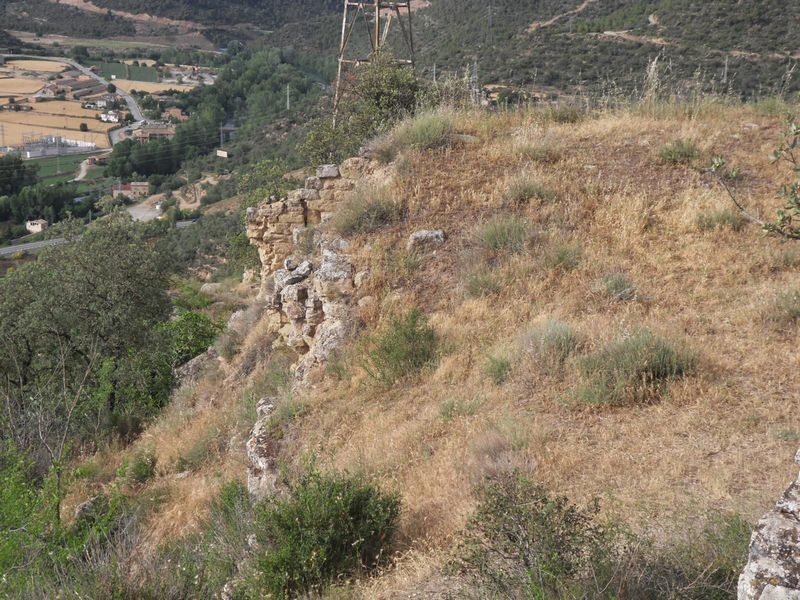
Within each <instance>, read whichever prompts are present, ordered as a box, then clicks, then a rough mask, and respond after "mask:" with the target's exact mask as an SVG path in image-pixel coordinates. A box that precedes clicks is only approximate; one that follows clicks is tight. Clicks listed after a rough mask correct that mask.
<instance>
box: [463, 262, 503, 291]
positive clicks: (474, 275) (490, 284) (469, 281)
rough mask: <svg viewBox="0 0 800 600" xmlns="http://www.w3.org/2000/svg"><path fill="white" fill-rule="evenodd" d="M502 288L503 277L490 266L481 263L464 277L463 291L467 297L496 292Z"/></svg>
mask: <svg viewBox="0 0 800 600" xmlns="http://www.w3.org/2000/svg"><path fill="white" fill-rule="evenodd" d="M502 289H503V279H502V278H501V277H500V275H498V274H497V273H495V272H494V271H493V270H492V269H491V268H489V267H487V266H485V265H481V266H479V267H478V268H477V269H475V270H474V271H472V272H471V273H469V274H468V275H467V276H466V278H465V279H464V292H465V293H466V294H467V296H468V297H469V298H480V297H482V296H491V295H493V294H497V293H499V292H500V290H502Z"/></svg>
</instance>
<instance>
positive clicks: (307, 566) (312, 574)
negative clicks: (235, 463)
mask: <svg viewBox="0 0 800 600" xmlns="http://www.w3.org/2000/svg"><path fill="white" fill-rule="evenodd" d="M399 515H400V498H399V496H398V495H397V494H387V493H384V492H382V491H381V490H380V489H378V488H377V487H375V486H374V485H371V484H369V483H367V482H366V481H365V480H364V479H363V477H357V476H352V475H349V474H347V473H343V474H339V473H330V474H323V473H320V472H319V471H317V470H314V469H312V470H311V471H309V472H308V473H306V474H305V475H304V476H303V477H302V478H301V479H300V481H299V482H297V483H296V484H295V485H293V486H292V487H291V490H290V492H289V496H288V497H287V498H285V499H279V500H275V501H274V502H273V503H271V504H262V505H260V506H258V507H257V509H256V523H257V532H258V533H257V535H258V536H259V537H260V538H261V540H260V541H262V543H263V544H264V545H266V547H267V548H268V550H267V551H266V552H265V553H263V554H260V555H259V556H258V557H257V558H256V560H255V569H256V571H257V581H258V586H259V588H260V592H261V593H262V594H266V595H268V596H266V597H270V598H297V597H299V596H301V595H304V594H309V593H312V592H319V591H320V589H321V588H322V587H323V586H324V585H325V584H327V583H329V582H331V581H333V580H335V579H336V578H337V577H339V576H343V575H349V574H352V573H354V572H356V571H360V570H362V569H365V570H370V569H373V568H374V567H375V566H377V565H378V564H380V563H381V562H382V561H384V560H385V559H386V556H385V551H386V548H387V547H388V545H389V544H390V543H391V541H392V537H393V535H394V533H395V531H396V529H397V520H398V517H399ZM259 597H264V595H261V596H259Z"/></svg>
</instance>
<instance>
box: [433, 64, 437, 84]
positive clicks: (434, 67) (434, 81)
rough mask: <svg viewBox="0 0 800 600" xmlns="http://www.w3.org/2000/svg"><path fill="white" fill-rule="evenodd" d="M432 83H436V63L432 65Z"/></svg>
mask: <svg viewBox="0 0 800 600" xmlns="http://www.w3.org/2000/svg"><path fill="white" fill-rule="evenodd" d="M433 83H436V63H433Z"/></svg>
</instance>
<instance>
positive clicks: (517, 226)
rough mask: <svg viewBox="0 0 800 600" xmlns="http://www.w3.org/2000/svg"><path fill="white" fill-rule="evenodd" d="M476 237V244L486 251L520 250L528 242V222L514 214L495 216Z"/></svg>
mask: <svg viewBox="0 0 800 600" xmlns="http://www.w3.org/2000/svg"><path fill="white" fill-rule="evenodd" d="M477 237H478V245H479V246H480V247H481V248H482V249H483V250H485V251H487V252H501V251H506V252H522V251H523V250H524V249H525V245H526V244H527V242H528V237H529V230H528V224H527V223H526V222H525V221H523V220H522V219H520V218H519V217H516V216H501V217H495V218H494V219H492V220H491V221H489V222H488V223H486V224H485V225H484V226H483V227H482V228H481V229H480V231H478V235H477Z"/></svg>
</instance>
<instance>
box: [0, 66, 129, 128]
mask: <svg viewBox="0 0 800 600" xmlns="http://www.w3.org/2000/svg"><path fill="white" fill-rule="evenodd" d="M2 56H3V58H10V59H17V58H32V59H34V60H49V61H53V62H60V63H66V64H68V65H69V66H70V67H72V68H73V69H76V70H78V71H80V72H81V73H83V74H84V75H88V76H89V77H92V78H93V79H96V80H97V81H99V82H100V83H102V84H103V85H105V86H108V84H109V83H111V82H109V81H107V80H106V79H103V78H102V77H100V75H98V74H97V73H95V72H94V71H92V70H91V69H89V68H88V67H84V66H83V65H81V64H79V63H77V62H75V61H74V60H72V59H71V58H66V57H64V56H35V55H33V54H3V55H2ZM117 95H119V96H121V97H122V99H123V100H125V104H127V105H128V110H129V111H130V113H131V115H133V119H134V120H135V121H137V122H138V121H143V120H144V115H143V114H142V109H141V108H139V105H138V104H137V103H136V99H135V98H134V97H133V96H131V95H130V94H129V93H128V92H126V91H124V90H121V89H119V88H117ZM111 143H112V144H113V143H115V142H114V140H113V139H112V140H111Z"/></svg>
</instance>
